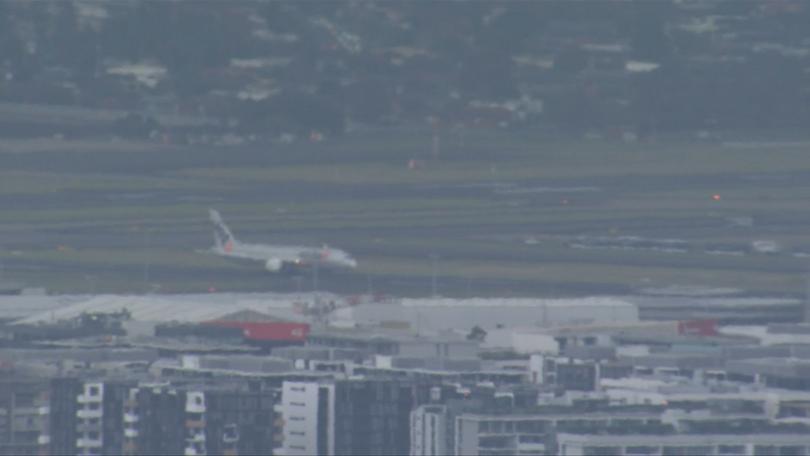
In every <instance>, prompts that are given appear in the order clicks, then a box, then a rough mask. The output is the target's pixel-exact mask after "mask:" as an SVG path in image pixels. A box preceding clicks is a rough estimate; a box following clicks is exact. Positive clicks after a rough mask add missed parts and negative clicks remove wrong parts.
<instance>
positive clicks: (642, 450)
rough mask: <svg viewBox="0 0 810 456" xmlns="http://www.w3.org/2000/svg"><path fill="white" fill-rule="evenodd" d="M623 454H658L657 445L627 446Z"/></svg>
mask: <svg viewBox="0 0 810 456" xmlns="http://www.w3.org/2000/svg"><path fill="white" fill-rule="evenodd" d="M624 454H626V455H631V454H658V447H657V446H649V445H636V446H629V447H627V448H625V450H624Z"/></svg>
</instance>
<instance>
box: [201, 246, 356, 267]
mask: <svg viewBox="0 0 810 456" xmlns="http://www.w3.org/2000/svg"><path fill="white" fill-rule="evenodd" d="M211 250H212V252H213V253H215V254H217V255H221V256H225V257H231V258H239V259H245V260H253V261H261V262H263V263H265V267H266V268H267V269H268V270H271V271H279V270H281V269H283V268H307V267H314V266H318V267H322V268H335V269H342V268H345V269H353V268H355V267H357V261H355V259H354V258H352V257H351V255H349V254H348V253H347V252H345V251H343V250H341V249H333V248H329V247H324V248H316V247H306V246H296V245H268V244H245V243H242V242H232V243H230V244H225V245H222V246H214V247H213V248H212V249H211Z"/></svg>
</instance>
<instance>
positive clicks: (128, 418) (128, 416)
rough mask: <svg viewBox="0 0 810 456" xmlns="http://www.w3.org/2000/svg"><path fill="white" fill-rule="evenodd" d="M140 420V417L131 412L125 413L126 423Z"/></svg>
mask: <svg viewBox="0 0 810 456" xmlns="http://www.w3.org/2000/svg"><path fill="white" fill-rule="evenodd" d="M138 420H140V417H139V416H138V415H137V414H135V413H131V412H126V413H124V423H137V422H138Z"/></svg>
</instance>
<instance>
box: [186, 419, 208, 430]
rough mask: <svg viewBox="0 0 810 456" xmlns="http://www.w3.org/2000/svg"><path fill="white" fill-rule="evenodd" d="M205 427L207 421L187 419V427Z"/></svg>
mask: <svg viewBox="0 0 810 456" xmlns="http://www.w3.org/2000/svg"><path fill="white" fill-rule="evenodd" d="M203 428H205V421H203V420H186V429H203Z"/></svg>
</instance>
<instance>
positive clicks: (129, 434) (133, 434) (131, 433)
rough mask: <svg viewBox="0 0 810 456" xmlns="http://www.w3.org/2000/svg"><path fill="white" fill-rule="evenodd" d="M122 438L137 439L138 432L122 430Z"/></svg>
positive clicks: (135, 430)
mask: <svg viewBox="0 0 810 456" xmlns="http://www.w3.org/2000/svg"><path fill="white" fill-rule="evenodd" d="M124 437H126V438H128V439H134V438H135V437H138V430H137V429H124Z"/></svg>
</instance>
